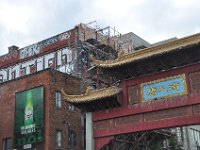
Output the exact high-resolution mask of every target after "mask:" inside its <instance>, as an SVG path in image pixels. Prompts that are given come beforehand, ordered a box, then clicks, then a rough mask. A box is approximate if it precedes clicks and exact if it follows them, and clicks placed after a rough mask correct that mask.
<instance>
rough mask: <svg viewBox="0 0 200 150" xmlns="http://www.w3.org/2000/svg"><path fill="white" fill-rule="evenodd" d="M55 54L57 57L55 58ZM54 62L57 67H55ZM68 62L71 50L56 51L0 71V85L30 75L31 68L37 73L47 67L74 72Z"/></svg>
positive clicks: (70, 58)
mask: <svg viewBox="0 0 200 150" xmlns="http://www.w3.org/2000/svg"><path fill="white" fill-rule="evenodd" d="M56 54H57V57H55V56H56ZM55 62H56V63H57V65H55ZM70 62H72V50H71V49H68V48H65V49H62V50H59V51H57V52H56V53H55V52H53V53H50V54H47V55H44V56H42V57H39V58H35V59H32V60H29V61H27V62H24V63H20V64H16V65H14V66H11V67H8V68H5V69H2V70H0V83H2V82H5V81H8V80H12V79H15V78H18V77H21V76H24V75H28V74H31V73H32V72H31V67H33V66H36V67H35V68H34V69H35V70H33V72H38V71H41V70H44V69H46V68H49V67H54V68H56V69H58V68H60V67H62V66H64V68H65V72H66V73H69V72H71V71H72V70H74V66H73V65H71V64H70ZM52 65H53V66H52Z"/></svg>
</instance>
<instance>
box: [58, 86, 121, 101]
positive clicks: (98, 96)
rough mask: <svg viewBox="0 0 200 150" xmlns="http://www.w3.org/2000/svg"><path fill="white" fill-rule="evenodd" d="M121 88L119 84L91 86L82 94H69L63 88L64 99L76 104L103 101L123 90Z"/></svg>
mask: <svg viewBox="0 0 200 150" xmlns="http://www.w3.org/2000/svg"><path fill="white" fill-rule="evenodd" d="M121 91H122V90H121V88H119V87H117V86H112V87H108V88H103V89H98V90H93V89H92V88H91V87H89V88H87V89H86V92H85V93H84V94H80V95H68V94H66V93H65V92H64V91H63V90H62V93H63V98H64V100H66V101H68V102H71V103H74V104H81V103H88V102H92V101H96V100H98V101H101V100H103V99H106V98H110V97H114V96H116V95H117V94H119V93H120V92H121Z"/></svg>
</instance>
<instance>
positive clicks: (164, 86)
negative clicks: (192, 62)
mask: <svg viewBox="0 0 200 150" xmlns="http://www.w3.org/2000/svg"><path fill="white" fill-rule="evenodd" d="M184 94H187V86H186V80H185V74H180V75H176V76H172V77H168V78H163V79H159V80H154V81H150V82H145V83H142V84H141V97H142V101H143V102H148V101H151V100H157V99H160V98H167V97H172V96H180V95H184Z"/></svg>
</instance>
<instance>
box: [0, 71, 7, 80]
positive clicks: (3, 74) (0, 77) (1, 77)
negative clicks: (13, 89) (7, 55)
mask: <svg viewBox="0 0 200 150" xmlns="http://www.w3.org/2000/svg"><path fill="white" fill-rule="evenodd" d="M7 80H8V70H7V69H3V70H0V83H2V82H5V81H7Z"/></svg>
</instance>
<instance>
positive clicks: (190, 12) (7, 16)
mask: <svg viewBox="0 0 200 150" xmlns="http://www.w3.org/2000/svg"><path fill="white" fill-rule="evenodd" d="M0 2H1V4H0V55H3V54H5V53H7V52H8V51H7V47H9V46H11V45H16V46H19V47H20V48H22V47H25V46H27V45H30V44H33V43H36V42H39V41H41V40H44V39H46V38H49V37H51V36H54V35H56V34H59V33H61V32H64V31H67V30H69V29H71V28H73V27H74V26H75V25H77V24H79V23H81V22H82V23H88V22H91V21H94V20H96V21H97V23H98V25H99V26H100V27H102V28H103V27H106V26H111V27H115V28H116V30H117V31H119V32H120V33H122V34H124V33H127V32H134V33H135V34H137V35H138V36H140V37H142V38H143V39H145V40H146V41H148V42H150V43H154V42H158V41H162V40H165V39H168V38H172V37H178V38H180V37H184V36H188V35H191V34H195V33H198V32H200V15H199V11H200V1H199V0H82V1H81V0H0Z"/></svg>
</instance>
